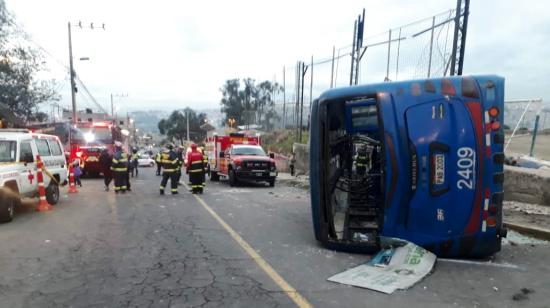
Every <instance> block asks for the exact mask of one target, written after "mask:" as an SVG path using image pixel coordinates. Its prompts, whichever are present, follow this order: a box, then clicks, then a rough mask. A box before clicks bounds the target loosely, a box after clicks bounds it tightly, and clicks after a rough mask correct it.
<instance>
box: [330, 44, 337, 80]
mask: <svg viewBox="0 0 550 308" xmlns="http://www.w3.org/2000/svg"><path fill="white" fill-rule="evenodd" d="M335 52H336V46H332V64H331V66H330V88H331V89H332V88H333V87H334V54H335Z"/></svg>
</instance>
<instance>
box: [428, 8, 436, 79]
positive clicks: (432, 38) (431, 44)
mask: <svg viewBox="0 0 550 308" xmlns="http://www.w3.org/2000/svg"><path fill="white" fill-rule="evenodd" d="M434 30H435V16H434V17H433V19H432V33H431V35H430V58H429V60H428V78H430V74H431V72H432V51H433V46H434Z"/></svg>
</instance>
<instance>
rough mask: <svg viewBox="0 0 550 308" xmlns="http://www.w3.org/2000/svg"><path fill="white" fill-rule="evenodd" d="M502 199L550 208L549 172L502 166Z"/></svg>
mask: <svg viewBox="0 0 550 308" xmlns="http://www.w3.org/2000/svg"><path fill="white" fill-rule="evenodd" d="M504 199H505V200H510V201H519V202H526V203H536V204H543V205H548V206H550V171H549V170H544V169H528V168H520V167H512V166H504Z"/></svg>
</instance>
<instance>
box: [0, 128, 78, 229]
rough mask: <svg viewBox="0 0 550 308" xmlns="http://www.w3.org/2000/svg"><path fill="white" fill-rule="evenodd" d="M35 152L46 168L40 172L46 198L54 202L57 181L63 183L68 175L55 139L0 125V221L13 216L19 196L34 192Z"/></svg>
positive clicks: (64, 161)
mask: <svg viewBox="0 0 550 308" xmlns="http://www.w3.org/2000/svg"><path fill="white" fill-rule="evenodd" d="M38 155H40V157H41V159H42V162H43V163H44V167H45V169H46V171H47V172H46V173H45V172H43V174H44V186H45V188H46V200H47V201H48V203H49V204H51V205H54V204H57V202H58V201H59V185H61V184H62V183H66V181H67V175H68V174H67V161H66V159H65V154H64V152H63V146H62V144H61V142H60V141H59V139H58V138H57V137H56V136H52V135H44V134H36V133H31V132H29V131H28V130H25V129H0V222H9V221H11V220H12V219H13V214H14V208H15V207H16V206H17V205H19V204H20V199H19V197H36V196H37V195H38V181H37V156H38ZM14 196H15V197H14Z"/></svg>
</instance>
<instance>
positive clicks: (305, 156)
mask: <svg viewBox="0 0 550 308" xmlns="http://www.w3.org/2000/svg"><path fill="white" fill-rule="evenodd" d="M292 148H293V149H294V154H295V155H296V165H295V169H296V173H297V174H309V145H307V144H303V143H294V145H293V146H292Z"/></svg>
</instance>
